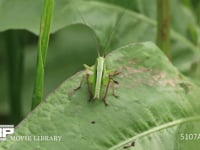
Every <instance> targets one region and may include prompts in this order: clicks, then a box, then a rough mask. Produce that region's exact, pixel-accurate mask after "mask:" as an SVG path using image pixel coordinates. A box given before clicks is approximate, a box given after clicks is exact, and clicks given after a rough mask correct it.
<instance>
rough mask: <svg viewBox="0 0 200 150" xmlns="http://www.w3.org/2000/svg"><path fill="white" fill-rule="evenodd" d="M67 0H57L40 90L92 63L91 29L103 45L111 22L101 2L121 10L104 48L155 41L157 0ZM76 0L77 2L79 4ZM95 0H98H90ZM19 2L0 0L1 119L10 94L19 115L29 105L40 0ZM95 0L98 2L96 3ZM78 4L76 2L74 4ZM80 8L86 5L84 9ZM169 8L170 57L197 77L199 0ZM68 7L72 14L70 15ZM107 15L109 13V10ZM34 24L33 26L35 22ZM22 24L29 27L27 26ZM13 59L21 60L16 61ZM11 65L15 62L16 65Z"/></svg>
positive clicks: (175, 0)
mask: <svg viewBox="0 0 200 150" xmlns="http://www.w3.org/2000/svg"><path fill="white" fill-rule="evenodd" d="M71 1H72V0H71ZM71 1H70V0H56V6H55V18H54V21H53V28H52V31H53V33H52V35H51V38H50V45H49V49H48V54H47V62H46V67H45V69H46V70H45V91H44V92H45V93H44V94H45V96H47V95H48V93H50V92H51V91H52V90H54V89H55V88H56V87H57V86H58V85H59V84H61V83H62V82H63V81H64V80H65V79H66V78H68V77H69V76H71V75H73V74H74V73H76V72H77V71H79V70H81V69H83V68H82V64H84V63H86V64H90V65H91V64H93V63H94V61H95V58H96V56H97V53H96V48H97V44H96V39H95V38H94V37H95V36H94V33H96V35H97V38H98V40H99V41H100V45H101V47H105V41H106V40H108V37H109V35H110V30H113V26H112V27H110V26H109V25H107V24H108V23H109V22H111V20H108V19H107V18H105V17H104V18H103V17H102V16H106V15H107V14H106V13H105V14H103V13H100V12H101V10H100V9H97V8H98V7H99V8H101V7H102V9H103V7H105V9H106V8H107V7H108V8H112V9H113V10H114V9H115V7H117V8H118V7H119V8H125V11H126V12H124V13H125V15H124V16H123V17H122V18H121V19H120V20H119V23H118V24H117V25H116V30H117V31H116V34H115V35H114V36H113V37H112V39H111V41H110V45H109V46H108V48H109V49H108V50H109V51H111V50H114V49H115V48H117V47H119V46H123V45H125V44H127V43H130V42H142V41H155V39H156V37H155V36H156V28H155V23H156V0H151V1H150V0H123V1H122V0H76V1H74V3H75V4H74V5H72V6H71V7H70V2H71ZM79 1H81V2H82V3H80V4H79ZM95 1H96V2H98V3H92V2H95ZM20 2H21V3H20ZM20 2H19V1H17V0H13V1H12V2H11V1H7V2H6V0H1V1H0V11H1V12H5V13H0V19H1V20H5V22H4V21H3V22H1V23H0V31H1V32H0V122H2V123H12V122H13V114H14V113H15V111H14V110H13V109H16V108H13V105H11V100H10V99H11V98H12V96H14V97H16V96H18V99H19V100H17V98H16V101H15V106H16V107H18V108H19V109H20V110H21V114H20V117H21V119H22V118H23V117H24V116H26V115H27V114H28V113H29V112H30V109H31V100H32V91H33V81H34V77H35V65H36V55H37V40H38V39H37V38H38V37H37V33H38V30H39V20H40V17H39V16H40V15H41V10H42V3H41V2H39V1H38V2H37V3H33V5H31V4H32V3H31V0H28V1H27V0H20ZM19 3H20V4H19ZM99 3H100V4H101V3H102V5H98V4H99ZM104 3H105V4H104ZM81 4H82V5H81ZM97 5H98V6H97ZM18 6H20V7H22V8H25V7H27V6H29V7H28V11H30V12H29V13H30V14H32V15H33V16H26V12H24V11H21V10H20V7H19V8H18ZM77 6H78V8H76V7H77ZM11 8H12V9H11ZM72 8H74V9H72ZM85 8H87V10H88V11H85ZM170 8H171V27H172V30H173V31H172V39H171V44H172V49H171V53H172V58H171V61H172V63H173V64H174V65H175V66H177V68H178V69H179V70H180V71H181V72H182V73H184V74H185V75H187V76H188V77H191V79H192V80H193V81H194V82H196V83H199V79H200V76H199V75H200V65H199V64H200V59H199V58H200V1H199V0H170ZM112 9H111V10H110V11H112ZM35 10H37V11H35ZM115 10H117V9H115ZM118 11H119V10H118ZM6 12H8V13H6ZM16 12H19V13H20V15H18V16H19V18H17V19H16V18H12V16H13V15H14V13H16ZM31 12H33V13H31ZM129 12H131V15H129V14H130V13H129ZM70 13H71V14H73V15H74V14H76V15H75V16H73V15H71V14H70ZM108 13H109V12H108ZM66 14H67V15H68V16H66ZM34 15H35V16H34ZM81 15H82V16H81ZM101 15H102V16H101ZM110 15H111V16H112V14H111V13H110ZM134 16H135V18H134ZM71 17H74V18H73V19H74V20H75V21H74V23H71V22H68V21H69V20H73V19H71ZM65 18H66V20H65ZM77 18H79V19H77ZM80 18H81V19H80ZM18 19H19V20H18ZM20 19H22V20H23V19H24V20H25V22H20ZM134 19H135V20H134ZM77 20H79V21H77ZM80 20H81V21H80ZM91 20H92V21H91ZM90 21H91V22H92V23H93V24H92V23H91V22H90ZM72 22H73V21H72ZM81 22H82V24H81ZM94 22H97V24H100V25H101V26H103V27H104V26H105V28H103V29H100V28H99V26H98V25H96V24H94ZM35 24H36V26H34V25H35ZM72 24H73V25H72ZM84 24H85V25H84ZM23 25H24V26H27V28H28V29H30V30H28V31H27V28H25V27H24V26H23ZM87 25H89V26H90V27H89V26H87ZM23 29H26V30H23ZM6 30H7V31H6ZM100 31H104V32H100ZM13 47H15V50H14V51H12V50H13ZM18 50H20V53H21V55H18V54H19V53H17V51H18ZM17 63H21V67H19V65H17ZM11 66H12V67H13V66H14V68H15V69H13V68H12V67H11ZM17 67H18V68H17ZM12 74H15V75H16V74H17V78H15V80H13V81H11V77H10V75H12ZM20 80H22V82H20ZM13 84H14V85H16V87H15V88H14V89H13V90H16V91H18V92H17V93H15V95H11V94H10V91H11V90H12V88H13ZM19 84H22V85H21V86H20V85H19ZM20 88H21V92H20ZM16 115H17V114H16Z"/></svg>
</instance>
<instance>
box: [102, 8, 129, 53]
mask: <svg viewBox="0 0 200 150" xmlns="http://www.w3.org/2000/svg"><path fill="white" fill-rule="evenodd" d="M125 11H126V9H124V10H123V11H122V12H121V13H120V14H119V15H118V17H117V20H116V23H115V25H114V27H113V30H111V33H110V35H109V37H108V39H107V41H106V43H105V47H104V50H103V51H104V53H105V52H106V50H107V48H108V47H109V45H110V42H111V40H112V37H113V35H114V33H115V31H116V27H117V26H118V25H119V22H120V20H121V18H122V16H123V15H124V14H125Z"/></svg>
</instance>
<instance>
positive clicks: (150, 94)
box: [0, 43, 200, 150]
mask: <svg viewBox="0 0 200 150" xmlns="http://www.w3.org/2000/svg"><path fill="white" fill-rule="evenodd" d="M106 62H107V65H108V68H110V69H116V70H119V71H121V74H120V75H119V76H118V77H117V78H116V80H118V81H120V84H119V86H118V87H116V88H117V94H118V95H119V98H118V99H116V98H114V97H113V96H112V95H111V93H109V96H108V98H107V100H108V103H109V105H108V107H105V105H104V104H103V102H102V101H101V100H95V101H92V102H88V93H87V87H86V83H84V85H83V87H82V88H81V89H80V90H79V91H77V92H75V93H74V94H70V93H71V92H72V91H73V89H74V88H75V87H77V86H78V85H79V82H80V80H81V77H82V75H83V74H84V72H80V73H77V74H76V75H74V76H72V77H71V78H69V79H68V80H66V81H65V82H64V83H63V84H62V85H61V86H60V87H59V88H58V89H56V91H55V92H53V93H51V94H50V95H49V96H48V97H47V99H46V101H44V102H42V103H41V105H39V106H38V107H37V108H36V109H35V110H34V111H33V112H32V113H31V114H30V115H29V116H28V117H27V118H26V119H25V120H24V121H23V122H22V123H21V124H20V125H19V126H18V127H17V128H16V132H15V134H14V135H15V136H26V135H29V136H32V137H33V136H36V135H48V136H53V135H60V136H62V141H61V142H53V143H52V142H47V141H45V142H44V141H43V142H34V141H11V140H7V141H5V142H3V143H1V144H0V148H1V149H2V150H23V149H26V150H29V149H30V150H33V149H44V150H45V149H49V150H54V149H59V150H66V149H67V150H68V149H69V150H77V149H82V150H94V149H95V150H104V149H105V150H107V149H121V147H122V149H123V146H125V145H127V144H130V142H132V141H133V140H136V146H135V148H134V149H137V150H141V149H147V148H149V149H151V147H152V148H154V149H158V150H160V149H162V150H171V149H176V148H175V142H176V140H175V139H176V132H177V130H178V127H179V125H180V124H181V123H184V122H186V121H187V120H192V119H191V118H192V117H194V119H195V116H197V115H198V114H199V113H200V110H199V107H200V102H199V100H198V97H199V96H200V94H199V90H200V89H199V88H198V87H197V86H196V85H194V84H193V83H192V82H190V81H189V80H188V79H187V78H185V77H184V76H183V75H182V74H181V73H179V72H178V71H177V69H176V68H174V67H173V66H172V64H171V63H170V62H169V60H168V59H167V58H166V57H165V56H164V54H163V53H162V52H161V51H160V50H159V49H158V48H157V47H156V46H155V45H154V44H152V43H138V44H129V45H127V46H125V47H122V48H119V49H118V50H116V51H114V52H113V53H111V54H109V55H108V56H107V58H106ZM188 117H189V118H188Z"/></svg>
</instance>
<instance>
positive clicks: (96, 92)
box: [94, 57, 105, 99]
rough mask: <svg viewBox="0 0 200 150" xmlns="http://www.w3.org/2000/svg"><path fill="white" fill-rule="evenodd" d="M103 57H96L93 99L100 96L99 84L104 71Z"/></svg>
mask: <svg viewBox="0 0 200 150" xmlns="http://www.w3.org/2000/svg"><path fill="white" fill-rule="evenodd" d="M104 62H105V58H104V57H98V58H97V64H96V82H95V83H96V85H95V89H94V99H95V98H97V99H99V98H100V91H101V84H102V80H103V73H104Z"/></svg>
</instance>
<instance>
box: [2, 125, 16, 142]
mask: <svg viewBox="0 0 200 150" xmlns="http://www.w3.org/2000/svg"><path fill="white" fill-rule="evenodd" d="M13 133H14V125H0V141H5V140H6V136H7V135H9V134H13Z"/></svg>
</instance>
